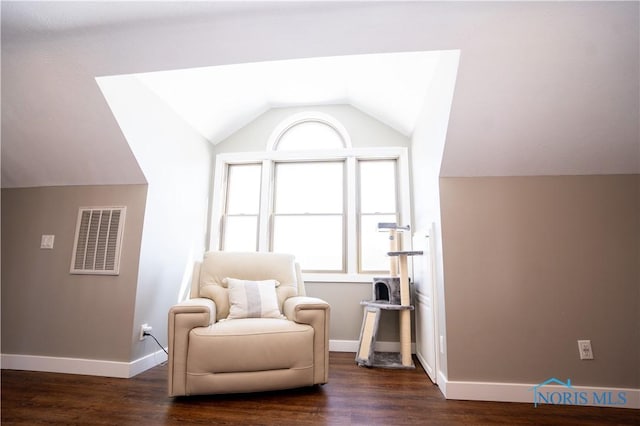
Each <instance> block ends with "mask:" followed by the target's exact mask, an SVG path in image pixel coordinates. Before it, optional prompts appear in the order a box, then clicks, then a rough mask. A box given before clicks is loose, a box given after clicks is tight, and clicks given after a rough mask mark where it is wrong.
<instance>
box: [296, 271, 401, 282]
mask: <svg viewBox="0 0 640 426" xmlns="http://www.w3.org/2000/svg"><path fill="white" fill-rule="evenodd" d="M385 275H389V273H388V272H387V273H384V272H380V273H378V274H344V273H318V272H315V273H314V272H303V273H302V279H303V280H304V282H307V283H355V284H371V282H372V281H373V278H374V277H379V276H385Z"/></svg>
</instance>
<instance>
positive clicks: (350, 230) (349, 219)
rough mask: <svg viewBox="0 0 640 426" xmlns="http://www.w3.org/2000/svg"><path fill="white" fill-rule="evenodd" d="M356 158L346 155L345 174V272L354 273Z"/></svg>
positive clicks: (356, 242) (356, 226) (355, 255)
mask: <svg viewBox="0 0 640 426" xmlns="http://www.w3.org/2000/svg"><path fill="white" fill-rule="evenodd" d="M356 169H357V167H356V158H355V157H353V156H349V157H347V176H346V184H347V191H346V198H347V200H346V206H347V208H346V212H345V215H346V227H347V229H346V230H345V231H346V232H345V234H346V237H347V252H346V261H347V265H346V266H347V273H350V274H355V273H357V272H358V219H357V215H358V214H357V212H358V199H357V184H358V182H357V177H356V175H357V173H356Z"/></svg>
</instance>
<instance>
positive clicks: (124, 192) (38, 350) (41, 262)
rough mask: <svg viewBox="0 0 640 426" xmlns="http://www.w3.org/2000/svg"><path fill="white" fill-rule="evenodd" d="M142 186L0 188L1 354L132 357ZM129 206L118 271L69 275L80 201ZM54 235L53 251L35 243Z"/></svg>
mask: <svg viewBox="0 0 640 426" xmlns="http://www.w3.org/2000/svg"><path fill="white" fill-rule="evenodd" d="M146 195H147V186H146V185H118V186H71V187H45V188H23V189H3V190H2V353H4V354H19V355H41V356H52V357H70V358H86V359H97V360H111V361H125V362H127V361H129V360H130V358H129V356H130V349H131V324H132V322H133V314H134V303H135V294H136V286H137V279H138V262H139V259H140V237H141V235H142V222H143V217H144V210H145V199H146ZM110 205H113V206H115V205H118V206H120V205H124V206H127V215H126V219H125V225H124V235H123V241H122V254H121V264H120V275H117V276H97V275H71V274H70V273H69V267H70V265H71V251H72V249H73V239H74V236H75V227H76V220H77V216H78V208H79V207H92V206H110ZM42 234H54V235H55V244H54V248H53V250H42V249H40V237H41V235H42Z"/></svg>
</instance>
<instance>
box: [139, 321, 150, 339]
mask: <svg viewBox="0 0 640 426" xmlns="http://www.w3.org/2000/svg"><path fill="white" fill-rule="evenodd" d="M151 330H153V327H151V326H150V325H149V324H142V325H141V326H140V340H144V339H146V338H147V336H145V335H144V333H151Z"/></svg>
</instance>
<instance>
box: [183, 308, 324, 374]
mask: <svg viewBox="0 0 640 426" xmlns="http://www.w3.org/2000/svg"><path fill="white" fill-rule="evenodd" d="M313 333H314V332H313V328H312V327H311V326H310V325H306V324H298V323H295V322H293V321H289V320H287V319H276V318H243V319H232V320H224V321H219V322H216V323H215V324H212V325H210V326H208V327H197V328H194V329H193V330H191V332H190V333H189V354H188V356H187V372H188V373H189V374H211V373H234V372H248V371H265V370H281V369H308V368H312V367H313Z"/></svg>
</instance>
